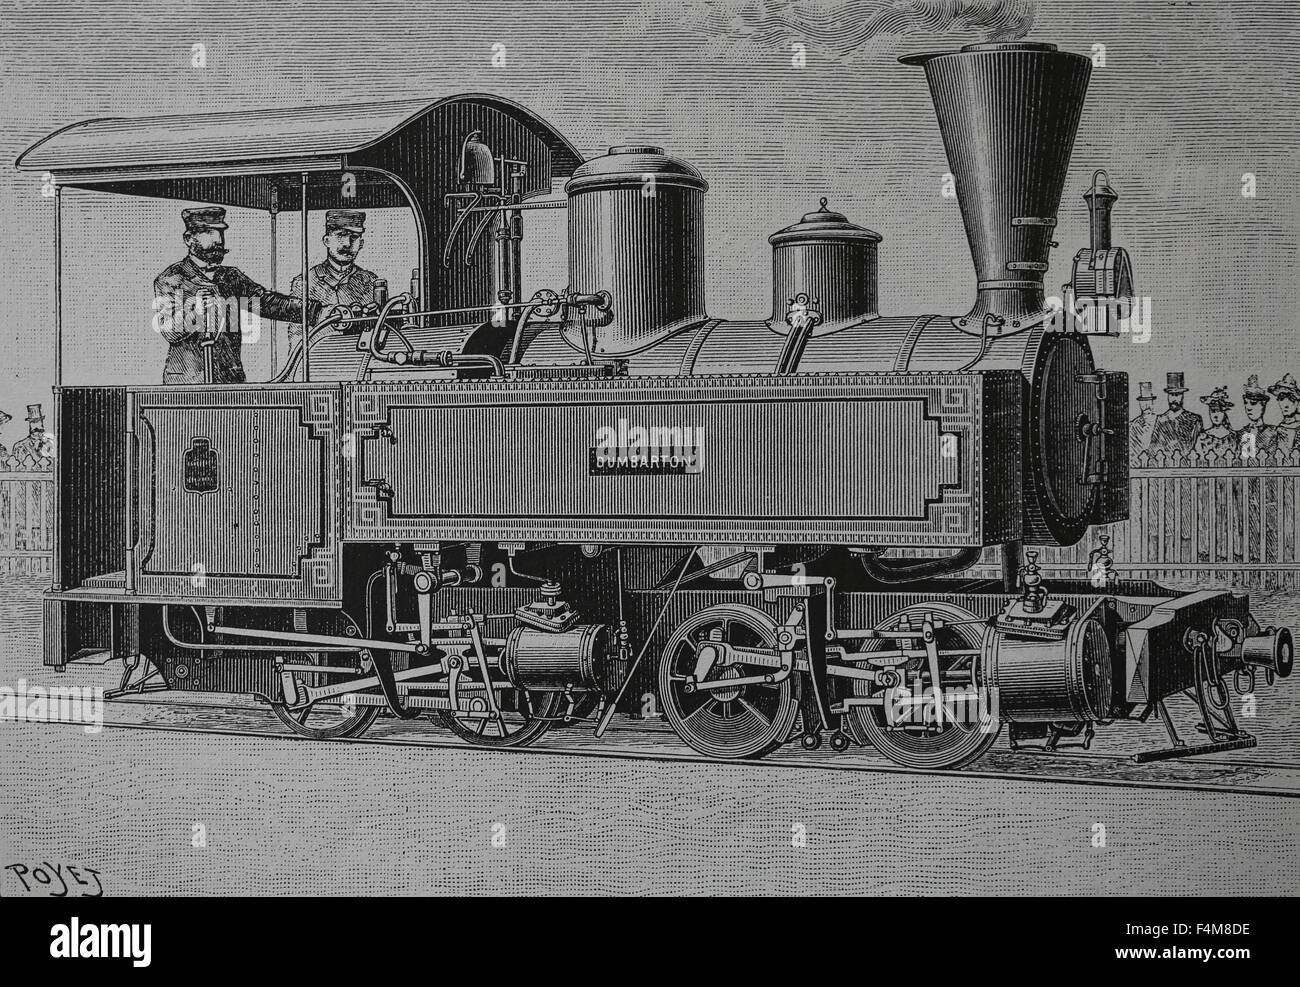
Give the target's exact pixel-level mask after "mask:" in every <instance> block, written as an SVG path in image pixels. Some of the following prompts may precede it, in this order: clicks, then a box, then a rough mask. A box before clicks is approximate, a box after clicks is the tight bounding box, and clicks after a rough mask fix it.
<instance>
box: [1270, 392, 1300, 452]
mask: <svg viewBox="0 0 1300 987" xmlns="http://www.w3.org/2000/svg"><path fill="white" fill-rule="evenodd" d="M1268 393H1269V394H1271V395H1273V397H1275V398H1277V410H1278V411H1280V412H1281V413H1282V420H1281V421H1280V422H1278V423H1277V424H1276V425H1274V426H1273V428H1274V429H1276V434H1277V442H1276V445H1275V448H1276V450H1277V452H1278V454H1279V455H1282V456H1289V455H1291V453H1293V452H1295V451H1296V450H1297V449H1300V384H1297V383H1296V380H1295V378H1294V377H1293V376H1291V374H1283V375H1282V379H1281V380H1279V381H1278V382H1277V383H1276V384H1274V385H1273V386H1272V387H1270V388H1269V389H1268Z"/></svg>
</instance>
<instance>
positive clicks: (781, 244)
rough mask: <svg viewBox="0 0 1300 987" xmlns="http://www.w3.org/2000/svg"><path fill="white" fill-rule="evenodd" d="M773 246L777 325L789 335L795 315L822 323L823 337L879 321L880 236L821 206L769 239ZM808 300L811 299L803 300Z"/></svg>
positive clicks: (818, 328) (817, 329)
mask: <svg viewBox="0 0 1300 987" xmlns="http://www.w3.org/2000/svg"><path fill="white" fill-rule="evenodd" d="M767 241H768V243H770V244H771V245H772V319H771V323H770V324H771V326H772V328H773V329H774V330H775V331H776V332H781V333H784V332H788V331H789V328H790V325H791V321H790V317H791V313H792V312H797V313H807V312H809V311H814V312H816V313H817V315H818V316H819V317H820V321H819V322H817V323H816V324H815V325H814V327H813V329H812V335H814V336H820V335H824V334H826V333H829V332H834V331H835V330H837V329H843V328H845V327H846V326H851V325H856V324H857V323H859V322H863V321H865V320H868V319H874V318H876V317H877V316H878V315H879V314H880V312H879V310H880V296H879V292H878V288H877V273H878V266H877V265H878V261H877V258H876V245H877V244H878V243H880V234H879V233H873V232H872V231H871V230H868V229H864V228H863V227H861V226H857V225H855V224H853V223H850V222H849V221H848V219H847V218H845V216H844V215H843V214H842V213H838V212H834V211H832V210H831V209H828V208H827V206H826V200H825V199H822V200H821V208H819V209H818V210H817V211H816V212H810V213H808V214H807V215H806V216H804V218H803V219H801V220H800V221H799V222H797V223H795V224H794V225H793V226H787V227H786V228H785V229H783V230H780V231H778V232H776V233H773V234H772V235H771V236H770V237H768V238H767ZM801 296H806V297H801Z"/></svg>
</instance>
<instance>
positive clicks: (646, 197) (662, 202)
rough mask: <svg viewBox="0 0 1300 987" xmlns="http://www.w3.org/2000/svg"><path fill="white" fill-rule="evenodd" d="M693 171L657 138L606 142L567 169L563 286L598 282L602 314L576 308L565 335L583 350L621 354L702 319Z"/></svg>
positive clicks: (700, 237)
mask: <svg viewBox="0 0 1300 987" xmlns="http://www.w3.org/2000/svg"><path fill="white" fill-rule="evenodd" d="M708 187H709V186H708V183H707V182H705V180H704V179H703V177H701V175H700V173H699V172H698V171H696V170H695V169H694V168H693V167H691V166H690V165H688V164H686V163H685V162H684V161H678V160H677V159H676V158H671V157H669V156H668V155H666V154H664V152H663V149H662V148H659V147H650V146H644V145H629V146H623V147H611V148H610V149H609V153H608V154H607V155H604V156H603V157H599V158H593V159H592V160H590V161H588V162H586V163H585V164H583V165H582V166H581V167H579V168H578V169H577V171H575V172H574V173H573V177H572V178H570V179H569V181H568V183H567V184H566V185H565V187H564V190H565V192H566V193H567V195H568V197H569V288H570V289H571V290H572V291H576V292H582V293H590V292H597V291H608V292H609V293H610V295H611V296H612V298H613V306H612V309H611V311H610V312H609V313H608V315H606V316H603V317H601V316H598V315H597V314H596V313H592V312H578V313H576V314H575V315H573V316H571V317H570V321H569V323H568V324H566V325H565V327H564V334H565V338H566V339H567V340H568V342H569V344H570V345H572V346H574V347H576V348H577V349H583V348H584V341H583V335H584V333H585V334H586V337H587V342H586V345H589V346H590V348H591V351H592V353H593V355H599V356H623V355H626V354H629V353H635V352H637V351H638V350H642V349H645V348H646V347H648V346H651V345H653V344H654V343H656V342H657V341H659V340H661V339H663V338H665V337H667V336H670V335H672V334H673V333H675V332H677V331H679V330H681V329H685V328H687V327H689V326H692V325H697V324H698V323H700V322H703V321H704V319H705V318H706V315H705V311H704V224H703V222H702V221H701V216H700V213H701V206H702V200H703V196H704V192H705V191H706V190H707V189H708Z"/></svg>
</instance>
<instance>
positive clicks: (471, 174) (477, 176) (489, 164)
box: [460, 130, 496, 187]
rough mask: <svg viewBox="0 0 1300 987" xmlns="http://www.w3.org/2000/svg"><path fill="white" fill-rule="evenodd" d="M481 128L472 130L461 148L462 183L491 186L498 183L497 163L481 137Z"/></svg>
mask: <svg viewBox="0 0 1300 987" xmlns="http://www.w3.org/2000/svg"><path fill="white" fill-rule="evenodd" d="M482 136H483V132H482V131H481V130H474V131H471V132H470V134H469V136H468V137H466V138H465V143H464V144H463V145H461V149H460V182H461V184H462V185H476V186H482V187H491V186H493V185H495V184H496V165H495V163H494V162H493V160H492V151H491V149H490V148H489V147H488V146H487V145H486V144H484V143H483V142H482V141H481V140H479V138H480V137H482Z"/></svg>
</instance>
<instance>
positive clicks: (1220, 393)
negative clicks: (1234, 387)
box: [1201, 386, 1233, 411]
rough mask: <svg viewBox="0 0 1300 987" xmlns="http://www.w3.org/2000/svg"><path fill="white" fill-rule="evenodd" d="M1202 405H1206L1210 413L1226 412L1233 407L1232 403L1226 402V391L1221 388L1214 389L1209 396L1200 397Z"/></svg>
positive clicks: (1224, 388)
mask: <svg viewBox="0 0 1300 987" xmlns="http://www.w3.org/2000/svg"><path fill="white" fill-rule="evenodd" d="M1201 403H1202V404H1208V405H1209V406H1210V410H1211V411H1227V410H1228V409H1229V408H1231V407H1233V403H1232V402H1231V401H1229V400H1228V389H1227V388H1226V387H1223V386H1219V387H1216V388H1215V389H1214V390H1213V391H1211V392H1210V393H1209V394H1207V395H1204V396H1202V397H1201Z"/></svg>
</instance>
